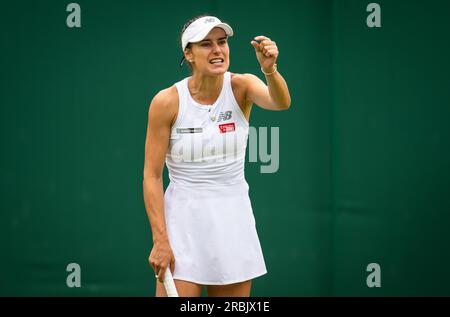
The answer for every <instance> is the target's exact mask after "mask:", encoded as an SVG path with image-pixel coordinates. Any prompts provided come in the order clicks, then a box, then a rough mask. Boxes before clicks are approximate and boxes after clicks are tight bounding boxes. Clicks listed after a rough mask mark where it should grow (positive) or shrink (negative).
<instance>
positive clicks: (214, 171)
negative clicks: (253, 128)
mask: <svg viewBox="0 0 450 317" xmlns="http://www.w3.org/2000/svg"><path fill="white" fill-rule="evenodd" d="M189 78H190V77H189ZM189 78H185V79H183V80H181V81H180V82H178V83H176V84H175V86H176V88H177V90H178V96H179V109H178V117H177V119H176V121H175V123H174V125H173V127H172V131H171V136H170V144H169V149H168V152H167V155H166V165H167V168H168V170H169V178H170V181H171V182H173V183H175V184H183V185H196V187H198V186H202V185H205V186H208V187H209V186H211V185H230V184H236V183H242V182H245V176H244V163H245V151H246V147H247V138H248V129H249V124H248V121H247V119H246V118H245V116H244V114H243V113H242V110H241V108H240V107H239V105H238V103H237V101H236V99H235V97H234V94H233V90H232V87H231V74H230V73H229V72H226V73H225V74H224V79H223V86H222V90H221V92H220V95H219V97H218V98H217V100H216V102H215V103H214V104H212V105H201V104H199V103H197V102H196V101H195V100H194V99H193V98H192V96H191V94H190V92H189V89H188V80H189Z"/></svg>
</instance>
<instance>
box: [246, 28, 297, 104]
mask: <svg viewBox="0 0 450 317" xmlns="http://www.w3.org/2000/svg"><path fill="white" fill-rule="evenodd" d="M257 41H260V43H258V42H257ZM251 44H252V45H253V47H254V48H255V52H256V58H257V59H258V62H259V63H260V65H261V68H262V69H263V71H264V72H265V73H269V74H270V75H265V77H266V81H267V85H266V84H264V82H263V81H262V80H260V79H259V78H258V77H256V76H255V75H252V74H245V75H244V76H245V79H246V86H247V93H246V95H247V99H248V100H250V101H251V102H253V103H255V104H257V105H258V106H260V107H261V108H264V109H268V110H286V109H288V108H289V107H290V105H291V96H290V94H289V89H288V86H287V84H286V81H285V80H284V78H283V76H281V74H280V73H279V72H278V71H276V66H275V62H276V60H277V58H278V47H277V45H276V43H275V42H274V41H271V40H270V39H269V38H267V37H265V36H257V37H255V40H253V41H252V42H251Z"/></svg>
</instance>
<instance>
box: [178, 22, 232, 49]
mask: <svg viewBox="0 0 450 317" xmlns="http://www.w3.org/2000/svg"><path fill="white" fill-rule="evenodd" d="M216 27H219V28H222V29H223V30H224V31H225V33H226V35H228V36H230V37H231V36H233V29H232V28H231V26H229V25H228V24H226V23H222V21H220V20H219V19H218V18H216V17H213V16H206V17H201V18H198V19H197V20H195V21H194V22H192V23H191V24H190V25H189V26H188V27H187V28H186V30H184V32H183V35H182V36H181V48H182V49H183V52H184V49H185V48H186V46H187V45H188V43H196V42H200V41H201V40H203V39H204V38H205V37H206V36H207V35H208V33H209V32H210V31H211V30H212V29H213V28H216Z"/></svg>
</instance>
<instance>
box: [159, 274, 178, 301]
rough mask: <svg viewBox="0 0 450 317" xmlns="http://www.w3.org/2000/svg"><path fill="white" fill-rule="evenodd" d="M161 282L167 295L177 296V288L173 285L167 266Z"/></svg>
mask: <svg viewBox="0 0 450 317" xmlns="http://www.w3.org/2000/svg"><path fill="white" fill-rule="evenodd" d="M163 284H164V288H165V289H166V293H167V296H168V297H178V292H177V288H176V287H175V282H174V281H173V276H172V272H170V268H169V267H168V268H167V270H166V274H164V281H163Z"/></svg>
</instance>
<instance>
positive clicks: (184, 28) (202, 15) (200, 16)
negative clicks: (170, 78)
mask: <svg viewBox="0 0 450 317" xmlns="http://www.w3.org/2000/svg"><path fill="white" fill-rule="evenodd" d="M206 16H210V14H208V13H204V14H201V15H198V16H196V17H193V18H192V19H190V20H189V21H187V22H186V23H185V24H184V25H183V28H182V29H181V32H180V45H181V38H182V37H183V33H184V31H186V29H187V28H188V26H189V25H191V24H192V23H193V22H194V21H196V20H197V19H200V18H203V17H206ZM181 48H183V47H181ZM186 48H191V43H188V44H187V45H186ZM184 60H185V58H184V52H183V57H182V58H181V61H180V67H181V66H183V62H184ZM187 63H188V65H189V68H190V69H191V70H192V66H191V63H189V62H187Z"/></svg>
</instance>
